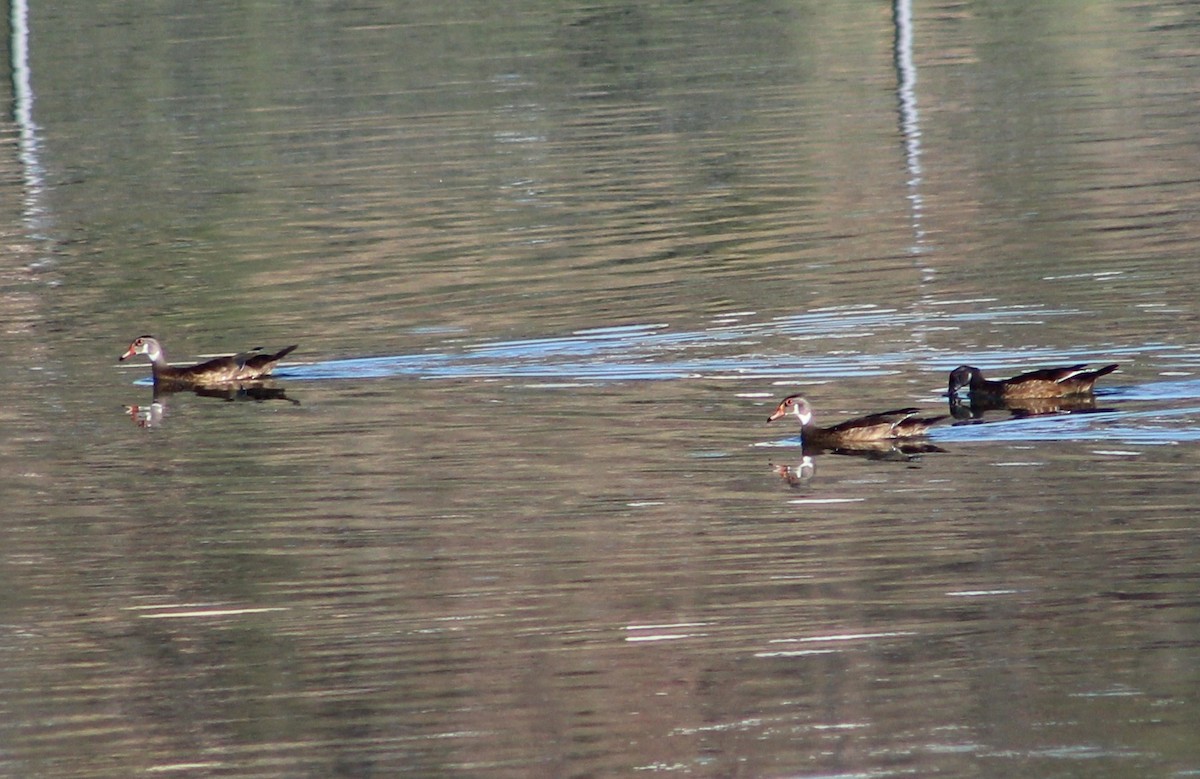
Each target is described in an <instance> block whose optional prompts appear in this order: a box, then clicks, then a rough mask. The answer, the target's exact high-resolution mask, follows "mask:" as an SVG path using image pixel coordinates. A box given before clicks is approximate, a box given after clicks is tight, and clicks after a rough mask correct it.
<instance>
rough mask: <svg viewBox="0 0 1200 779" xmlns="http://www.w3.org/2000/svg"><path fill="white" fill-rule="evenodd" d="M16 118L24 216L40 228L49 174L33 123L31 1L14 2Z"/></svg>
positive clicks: (17, 0) (13, 34) (14, 95)
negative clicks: (45, 183)
mask: <svg viewBox="0 0 1200 779" xmlns="http://www.w3.org/2000/svg"><path fill="white" fill-rule="evenodd" d="M11 8H12V17H11V21H12V47H11V48H12V79H13V97H14V103H15V105H14V107H13V118H14V120H15V121H16V123H17V127H18V128H20V140H19V142H18V154H17V156H18V158H19V160H20V162H21V168H22V170H23V171H24V176H25V198H24V206H25V208H24V215H25V220H26V222H27V224H28V226H29V227H31V228H36V227H37V226H38V224H37V223H38V221H39V218H40V216H41V213H42V207H41V205H40V200H41V196H42V190H43V188H44V181H45V174H44V171H43V170H42V163H41V140H40V139H39V136H38V133H39V132H40V128H39V127H38V126H37V123H36V122H34V120H33V86H32V79H31V78H30V75H29V1H28V0H12V6H11Z"/></svg>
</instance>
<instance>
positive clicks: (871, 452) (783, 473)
mask: <svg viewBox="0 0 1200 779" xmlns="http://www.w3.org/2000/svg"><path fill="white" fill-rule="evenodd" d="M801 452H802V455H801V458H800V461H799V462H797V463H796V464H795V465H781V464H778V463H771V470H773V471H774V472H775V474H776V475H778V476H779V477H780V478H781V479H783V480H784V481H786V482H787V483H788V485H790V486H792V487H797V486H801V485H804V484H808V483H809V482H810V481H812V479H813V477H814V476H816V475H817V458H818V457H820V456H822V455H827V454H836V455H842V456H845V457H862V458H864V459H866V460H879V461H887V462H900V463H912V462H917V461H918V460H920V459H921V457H922V455H926V454H933V453H941V454H946V453H947V452H946V450H945V449H943V448H942V447H940V446H938V445H936V444H932V443H929V442H928V441H904V440H885V441H860V442H856V443H855V444H854V446H836V447H823V446H813V445H811V444H807V443H806V444H804V446H803V448H802V449H801Z"/></svg>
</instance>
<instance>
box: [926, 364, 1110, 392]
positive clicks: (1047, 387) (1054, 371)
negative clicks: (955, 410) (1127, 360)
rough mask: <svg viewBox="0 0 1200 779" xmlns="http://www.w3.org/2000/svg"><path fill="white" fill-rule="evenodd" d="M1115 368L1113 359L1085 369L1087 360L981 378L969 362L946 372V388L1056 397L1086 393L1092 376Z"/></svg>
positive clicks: (981, 375) (980, 374) (1099, 375)
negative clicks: (992, 377) (1014, 374)
mask: <svg viewBox="0 0 1200 779" xmlns="http://www.w3.org/2000/svg"><path fill="white" fill-rule="evenodd" d="M1116 369H1117V365H1116V363H1113V364H1112V365H1105V366H1104V367H1103V368H1097V369H1096V370H1087V363H1080V364H1079V365H1070V366H1067V367H1065V368H1042V369H1041V370H1036V371H1029V372H1028V373H1022V374H1019V375H1017V376H1013V377H1012V378H1010V379H996V380H991V379H985V378H984V377H983V371H981V370H979V369H978V368H976V367H975V366H973V365H960V366H958V367H957V368H955V369H954V370H953V371H951V372H950V391H949V394H950V395H951V396H954V395H956V394H958V391H959V390H960V389H962V388H963V387H966V388H967V390H968V391H969V392H970V393H971V395H972V396H973V397H974V396H982V397H986V398H996V399H1011V398H1058V397H1063V396H1064V395H1086V394H1088V393H1090V392H1091V391H1092V386H1093V385H1094V384H1095V383H1096V379H1098V378H1100V377H1101V376H1107V375H1108V374H1110V373H1112V372H1113V371H1115V370H1116Z"/></svg>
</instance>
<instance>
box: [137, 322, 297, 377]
mask: <svg viewBox="0 0 1200 779" xmlns="http://www.w3.org/2000/svg"><path fill="white" fill-rule="evenodd" d="M296 346H297V344H292V345H291V346H288V347H286V348H284V349H281V350H279V351H278V352H275V353H274V354H263V353H262V351H261V348H259V349H254V350H252V351H249V352H243V353H241V354H235V355H233V356H232V357H217V358H216V359H213V360H209V361H207V362H202V363H199V364H197V365H185V366H178V367H177V366H173V365H168V364H167V355H166V352H164V351H163V348H162V344H160V343H159V342H158V339H157V338H155V337H154V336H151V335H141V336H138V337H137V338H135V339H134V341H133V343H131V344H130V345H129V348H128V349H126V350H125V353H124V354H122V355H121V356H120V357H119V358H117V360H118V362H120V361H123V360H126V359H128V358H130V357H133V356H135V355H138V354H144V355H146V356H147V357H148V358H150V368H151V371H152V373H153V375H154V383H155V385H159V384H167V385H173V386H177V387H197V386H212V385H217V384H227V383H229V382H239V381H254V380H256V379H261V378H264V377H266V376H270V375H271V371H273V370H274V369H275V364H276V363H278V362H279V361H280V360H281V359H283V358H284V357H285V356H286V355H288V354H289V353H291V351H292V350H293V349H295V348H296Z"/></svg>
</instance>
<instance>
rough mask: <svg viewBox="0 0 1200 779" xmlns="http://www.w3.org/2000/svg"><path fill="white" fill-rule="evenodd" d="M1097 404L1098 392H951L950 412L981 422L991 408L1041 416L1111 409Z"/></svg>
mask: <svg viewBox="0 0 1200 779" xmlns="http://www.w3.org/2000/svg"><path fill="white" fill-rule="evenodd" d="M1111 410H1112V409H1109V408H1101V407H1098V406H1097V405H1096V396H1095V395H1068V396H1064V397H1058V398H993V397H986V396H979V397H975V396H971V398H969V399H968V400H964V399H963V398H961V397H958V396H957V395H951V396H950V415H951V416H952V417H954V418H955V419H956V420H958V421H959V422H980V421H983V420H984V417H985V416H986V415H987V414H988V412H992V411H999V412H1005V411H1007V412H1008V414H1009V416H1010V417H1011V418H1014V419H1023V418H1026V417H1041V416H1049V415H1051V414H1085V413H1089V412H1096V411H1111Z"/></svg>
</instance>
